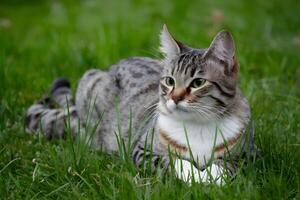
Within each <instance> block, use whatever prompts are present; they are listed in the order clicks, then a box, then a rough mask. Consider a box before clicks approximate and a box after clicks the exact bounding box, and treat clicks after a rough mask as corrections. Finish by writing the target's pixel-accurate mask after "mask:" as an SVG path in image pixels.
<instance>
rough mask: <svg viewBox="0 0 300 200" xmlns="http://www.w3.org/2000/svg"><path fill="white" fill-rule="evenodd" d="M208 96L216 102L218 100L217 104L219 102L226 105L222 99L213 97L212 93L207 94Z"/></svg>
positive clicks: (223, 105)
mask: <svg viewBox="0 0 300 200" xmlns="http://www.w3.org/2000/svg"><path fill="white" fill-rule="evenodd" d="M208 97H210V98H212V99H214V100H215V101H216V102H218V104H220V105H221V106H222V107H226V104H225V103H224V101H222V100H221V99H219V98H217V97H214V96H213V95H208Z"/></svg>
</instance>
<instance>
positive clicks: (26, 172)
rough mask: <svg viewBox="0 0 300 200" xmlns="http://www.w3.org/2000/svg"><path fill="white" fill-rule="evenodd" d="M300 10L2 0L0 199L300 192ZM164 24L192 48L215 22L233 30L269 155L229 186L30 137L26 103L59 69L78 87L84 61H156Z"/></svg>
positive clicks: (213, 1) (218, 0)
mask: <svg viewBox="0 0 300 200" xmlns="http://www.w3.org/2000/svg"><path fill="white" fill-rule="evenodd" d="M299 12H300V2H299V1H297V0H294V1H293V0H286V1H280V0H272V1H271V0H270V1H260V0H252V1H238V0H236V1H235V0H228V1H222V0H202V1H200V0H199V1H194V0H190V1H181V0H174V1H171V0H170V1H159V0H157V1H154V0H153V1H151V0H141V1H140V0H120V1H113V0H112V1H109V0H107V1H104V0H102V1H96V0H85V1H84V0H82V1H71V0H69V1H58V0H56V1H50V0H48V1H46V0H31V1H29V0H27V1H25V0H24V1H21V0H5V1H4V0H1V1H0V86H1V89H0V194H1V195H0V198H4V199H6V198H10V199H31V198H33V199H34V198H36V199H41V198H54V199H61V198H66V199H69V198H73V197H76V198H86V199H91V198H99V197H100V198H103V199H137V198H139V199H183V198H184V199H199V198H204V199H250V198H251V199H261V198H265V199H293V198H294V199H297V198H299V168H300V162H299V157H300V154H299V152H300V151H299V141H300V133H299V132H300V124H299V122H300V109H299V108H300V89H299V87H300V78H299V77H300V15H299ZM164 23H166V24H167V25H168V27H169V31H170V32H171V33H172V34H173V35H174V36H175V38H177V39H178V40H180V41H182V42H184V43H186V44H188V45H190V46H192V47H199V48H201V47H207V46H208V45H209V43H210V41H211V40H212V38H213V37H214V35H215V34H216V33H217V32H218V31H220V30H222V29H228V30H230V31H231V33H232V34H233V36H234V39H235V44H236V49H237V58H238V60H239V62H240V67H241V69H240V77H239V82H240V86H241V88H242V90H243V91H244V93H245V95H246V96H247V98H248V99H249V101H250V104H251V107H252V116H253V119H254V121H255V122H256V144H257V146H259V148H261V149H262V151H263V153H264V158H263V159H262V160H260V161H258V162H257V163H253V164H252V165H251V166H249V167H248V169H247V170H246V171H245V172H243V173H240V174H238V176H237V178H236V180H235V181H233V183H232V185H229V186H226V187H224V188H218V187H216V186H203V185H197V184H196V185H193V186H191V187H189V186H187V185H185V184H183V183H181V182H180V181H178V180H175V179H172V178H167V179H166V180H165V179H163V178H161V177H160V176H159V175H149V174H148V175H144V176H142V177H139V176H137V173H138V172H137V171H136V170H135V169H131V167H130V166H131V165H129V164H128V162H127V161H126V162H124V161H122V160H121V159H119V158H118V157H117V156H116V157H114V156H108V155H105V153H102V152H94V151H91V150H89V149H84V150H82V149H81V148H80V147H78V144H73V143H72V142H70V141H69V142H65V143H63V142H59V141H52V142H46V141H44V140H43V139H42V138H40V137H38V136H29V135H27V134H26V133H25V131H24V127H23V120H24V112H25V110H26V107H28V106H29V105H30V104H32V103H33V102H34V101H35V100H37V99H38V98H40V97H41V96H42V95H43V94H45V93H46V92H47V91H48V88H49V85H50V83H51V82H52V81H53V80H54V79H55V78H56V77H58V76H65V77H68V78H69V79H70V80H71V82H72V87H73V88H74V90H75V89H76V84H77V81H78V79H79V78H80V76H81V75H82V74H83V73H84V71H86V70H87V69H89V68H92V67H97V68H101V69H108V68H109V66H110V65H112V64H114V63H116V62H118V61H119V60H120V59H122V58H127V57H130V56H149V57H154V58H160V57H161V56H160V54H159V52H158V51H157V49H158V46H159V37H158V35H159V32H160V30H161V28H162V25H163V24H164ZM74 145H75V147H74ZM76 145H77V146H76ZM74 148H75V150H76V149H77V151H75V152H74V151H71V150H72V149H74ZM72 152H73V153H72ZM33 159H36V160H37V161H36V160H35V162H32V160H33ZM70 167H71V169H72V170H74V171H73V172H72V173H70ZM72 170H71V171H72ZM76 173H77V174H78V175H79V176H78V175H76ZM74 174H75V175H74Z"/></svg>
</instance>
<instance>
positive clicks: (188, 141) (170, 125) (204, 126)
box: [158, 115, 242, 165]
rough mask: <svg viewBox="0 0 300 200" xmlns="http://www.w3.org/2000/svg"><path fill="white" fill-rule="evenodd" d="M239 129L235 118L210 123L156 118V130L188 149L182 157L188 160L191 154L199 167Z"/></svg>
mask: <svg viewBox="0 0 300 200" xmlns="http://www.w3.org/2000/svg"><path fill="white" fill-rule="evenodd" d="M241 127H242V123H241V122H240V121H239V120H238V118H237V117H229V118H225V119H223V120H221V121H217V122H211V123H197V122H189V121H184V122H183V121H180V120H178V119H174V118H171V117H168V116H165V115H160V116H159V117H158V128H159V129H161V130H163V131H164V133H166V134H167V135H168V137H169V138H170V139H172V140H173V141H175V142H176V143H178V144H180V145H183V146H186V147H187V148H190V150H191V152H190V151H187V152H186V153H183V156H184V157H186V158H190V153H192V155H193V158H194V159H195V161H197V162H199V164H200V165H205V164H206V163H207V162H208V161H209V160H210V158H211V157H212V156H213V155H214V154H213V152H212V151H213V150H214V148H215V147H216V146H218V145H221V144H224V143H225V142H226V141H228V140H229V139H231V138H234V137H236V136H237V134H240V130H241ZM165 142H166V141H162V143H165Z"/></svg>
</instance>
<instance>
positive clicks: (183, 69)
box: [166, 49, 205, 78]
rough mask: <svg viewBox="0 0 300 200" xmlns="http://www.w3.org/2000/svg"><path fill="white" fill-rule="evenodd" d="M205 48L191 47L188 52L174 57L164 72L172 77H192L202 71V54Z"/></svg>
mask: <svg viewBox="0 0 300 200" xmlns="http://www.w3.org/2000/svg"><path fill="white" fill-rule="evenodd" d="M204 53H205V49H192V50H190V51H188V52H184V53H181V54H180V55H178V57H177V58H176V59H174V60H173V61H172V63H170V66H168V68H167V70H166V73H167V74H169V75H172V76H174V77H183V78H184V77H185V78H189V77H193V76H195V75H197V74H199V73H202V72H203V71H204V70H205V69H204V68H203V62H204V60H203V58H202V57H203V54H204Z"/></svg>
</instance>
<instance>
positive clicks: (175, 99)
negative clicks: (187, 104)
mask: <svg viewBox="0 0 300 200" xmlns="http://www.w3.org/2000/svg"><path fill="white" fill-rule="evenodd" d="M172 99H173V101H174V103H175V104H178V102H179V101H182V100H183V99H184V96H172Z"/></svg>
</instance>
